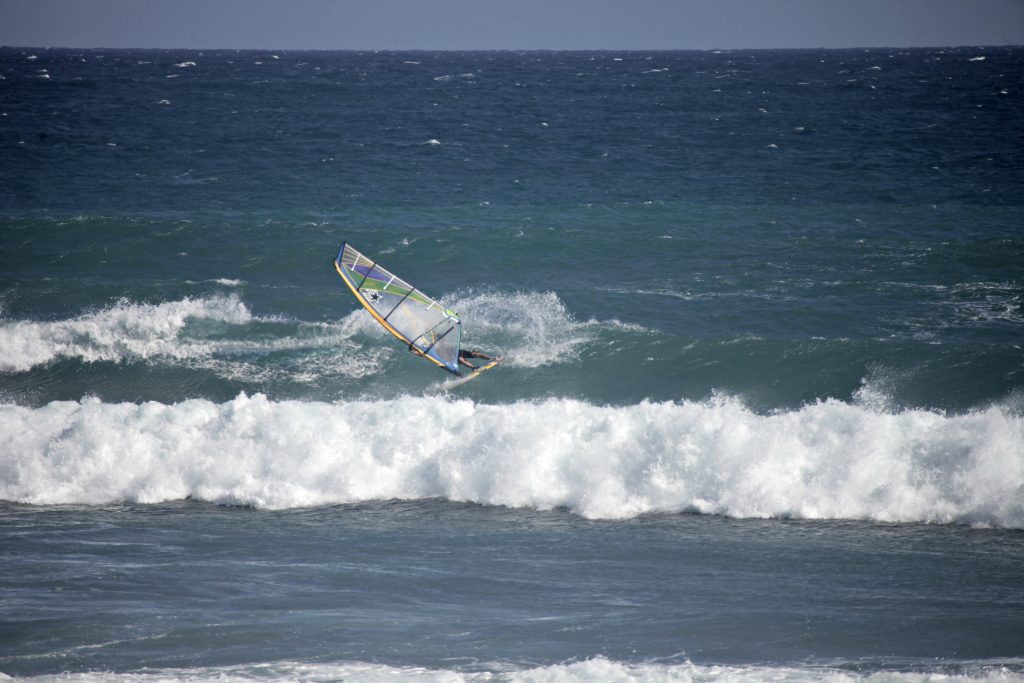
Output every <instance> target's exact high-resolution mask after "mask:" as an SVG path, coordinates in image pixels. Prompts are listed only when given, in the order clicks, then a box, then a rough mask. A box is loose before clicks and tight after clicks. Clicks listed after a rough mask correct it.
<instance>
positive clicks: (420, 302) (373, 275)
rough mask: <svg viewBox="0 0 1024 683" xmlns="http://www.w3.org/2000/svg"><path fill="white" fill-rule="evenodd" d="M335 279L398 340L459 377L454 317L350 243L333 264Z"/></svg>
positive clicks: (457, 328) (459, 325) (458, 335)
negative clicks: (343, 283) (342, 283)
mask: <svg viewBox="0 0 1024 683" xmlns="http://www.w3.org/2000/svg"><path fill="white" fill-rule="evenodd" d="M334 267H335V268H336V269H337V271H338V275H340V276H341V279H342V280H344V281H345V284H346V285H348V288H349V289H350V290H352V293H353V294H354V295H355V297H356V299H358V300H359V303H361V304H362V305H363V306H364V307H366V310H368V311H369V312H370V315H372V316H373V317H374V319H375V320H376V321H377V322H378V323H380V324H381V325H382V326H383V327H384V329H386V330H387V331H388V332H390V333H391V334H392V335H394V336H395V338H397V339H398V340H399V341H401V342H402V343H403V344H405V345H407V346H408V347H409V350H410V351H412V352H414V353H416V354H417V355H419V356H422V357H423V358H426V359H427V360H429V361H431V362H432V363H434V364H436V365H438V366H440V367H441V368H444V369H445V370H447V371H448V372H450V373H452V374H453V375H460V376H461V373H459V345H460V344H461V343H462V322H461V321H460V320H459V316H458V314H456V313H455V311H452V310H450V309H448V308H445V307H444V306H443V305H441V304H440V303H438V302H437V301H435V300H434V299H431V298H430V297H429V296H427V295H426V294H424V293H423V292H421V291H420V290H418V289H416V288H415V287H413V286H412V285H410V284H409V283H407V282H406V281H404V280H402V279H400V278H399V277H397V276H396V275H394V274H393V273H392V272H391V271H389V270H386V269H384V268H383V267H381V266H380V264H378V263H377V262H376V261H375V260H373V259H371V258H369V257H367V256H365V255H363V254H361V253H359V252H358V251H356V250H355V249H354V248H353V247H352V246H351V245H349V244H348V243H344V244H342V245H341V249H340V250H339V251H338V257H337V258H336V259H335V260H334Z"/></svg>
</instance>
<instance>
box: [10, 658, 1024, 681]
mask: <svg viewBox="0 0 1024 683" xmlns="http://www.w3.org/2000/svg"><path fill="white" fill-rule="evenodd" d="M1013 664H1014V663H1011V666H1004V665H1000V664H999V663H993V664H984V663H982V664H972V665H970V666H967V667H963V669H966V670H963V671H960V672H957V673H944V672H927V671H924V672H913V671H879V672H874V673H861V672H856V671H849V670H842V669H835V668H827V667H814V666H806V667H769V666H701V665H697V664H691V663H689V662H685V663H681V664H660V663H625V662H617V661H613V660H609V659H606V658H605V657H595V658H593V659H587V660H583V661H577V662H570V663H566V664H553V665H549V666H538V667H534V668H529V669H515V670H508V667H506V666H503V665H498V666H497V667H495V669H496V670H494V671H486V670H485V671H472V672H464V671H455V670H447V669H429V668H424V667H415V666H388V665H386V664H369V663H363V662H342V663H323V662H314V663H302V662H273V663H268V664H255V665H253V664H244V665H238V666H227V667H217V668H194V669H150V670H146V671H143V672H128V673H107V672H83V673H63V674H60V675H59V676H38V677H32V678H29V679H23V680H31V681H35V682H37V683H41V682H42V681H49V680H61V681H79V682H81V683H102V682H107V681H109V682H111V683H125V682H127V681H134V682H138V683H153V682H156V681H198V682H202V681H220V682H222V683H223V682H226V683H236V682H237V683H247V682H249V681H269V682H271V683H272V682H274V681H296V680H302V681H311V682H312V683H320V682H321V681H322V682H325V683H326V682H328V681H349V682H350V683H380V682H381V681H401V682H410V683H483V682H485V681H486V682H488V683H704V682H708V683H712V682H713V683H760V682H761V681H779V682H781V683H803V682H804V681H832V682H833V683H846V682H848V681H849V682H853V681H868V682H877V683H882V682H883V681H884V682H886V683H927V682H929V681H938V680H941V681H943V682H944V683H973V682H975V681H978V682H983V681H984V682H991V683H1002V682H1009V681H1021V680H1024V676H1022V675H1021V673H1020V671H1019V669H1015V668H1013V666H1012V665H1013ZM1017 664H1019V663H1017ZM0 677H2V674H0Z"/></svg>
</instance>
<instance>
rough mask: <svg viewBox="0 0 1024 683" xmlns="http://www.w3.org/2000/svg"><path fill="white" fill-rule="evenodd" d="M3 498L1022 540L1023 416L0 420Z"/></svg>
mask: <svg viewBox="0 0 1024 683" xmlns="http://www.w3.org/2000/svg"><path fill="white" fill-rule="evenodd" d="M0 452H3V453H4V454H5V457H4V458H3V459H2V461H0V499H3V500H6V501H15V502H21V503H30V504H39V505H49V504H105V503H113V502H118V501H131V502H140V503H159V502H163V501H171V500H180V499H185V498H189V497H191V498H194V499H199V500H204V501H210V502H215V503H223V504H229V505H251V506H254V507H257V508H271V509H282V508H296V507H307V506H322V505H332V504H344V503H354V502H359V501H367V500H378V499H423V498H443V499H448V500H452V501H467V502H475V503H480V504H485V505H504V506H510V507H517V508H536V509H542V510H546V509H552V508H566V509H568V510H570V511H572V512H574V513H576V514H579V515H582V516H584V517H587V518H606V519H615V518H630V517H634V516H637V515H642V514H646V513H659V512H660V513H673V512H699V513H707V514H722V515H729V516H735V517H741V518H748V517H753V518H762V517H794V518H807V519H835V518H853V519H870V520H878V521H892V522H938V523H964V524H973V525H987V526H995V527H1007V528H1024V417H1022V416H1021V415H1020V413H1019V411H1018V410H1015V409H1013V408H1012V407H1008V406H999V405H993V406H991V407H988V408H985V409H978V410H974V411H971V412H968V413H966V414H960V415H946V414H942V413H938V412H932V411H926V410H904V411H900V412H883V411H879V410H876V409H873V408H872V407H870V406H869V405H861V404H856V403H855V404H851V403H843V402H839V401H833V400H829V401H824V402H819V403H815V404H812V405H807V406H804V407H802V408H799V409H795V410H791V411H786V412H778V413H773V414H768V415H760V414H757V413H755V412H753V411H751V410H750V409H748V408H747V407H746V406H744V404H743V403H742V402H741V401H740V400H738V399H734V398H724V397H723V398H716V399H712V400H709V401H704V402H661V403H650V402H643V403H639V404H635V405H630V406H621V407H611V406H601V405H593V404H590V403H587V402H582V401H578V400H570V399H546V400H537V401H529V402H525V401H524V402H519V403H514V404H508V405H484V404H478V403H474V402H472V401H469V400H451V399H445V398H419V397H403V398H398V399H394V400H385V401H375V402H369V401H352V402H341V403H326V402H301V401H280V402H276V401H272V400H268V399H267V398H266V397H264V396H262V395H254V396H248V395H245V394H241V395H239V396H238V397H237V398H235V399H234V400H232V401H229V402H225V403H215V402H211V401H208V400H205V399H193V400H187V401H183V402H180V403H175V404H171V405H167V404H162V403H156V402H147V403H142V404H135V403H117V404H111V403H104V402H102V401H100V400H98V399H88V398H87V399H84V400H82V401H80V402H71V401H62V402H52V403H49V404H47V405H45V406H42V407H38V408H30V407H24V406H17V405H6V406H0Z"/></svg>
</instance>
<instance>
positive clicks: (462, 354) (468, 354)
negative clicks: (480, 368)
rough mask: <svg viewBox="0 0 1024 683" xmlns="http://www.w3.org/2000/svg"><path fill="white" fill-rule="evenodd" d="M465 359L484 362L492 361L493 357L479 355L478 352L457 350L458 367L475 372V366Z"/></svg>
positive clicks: (484, 354) (483, 354)
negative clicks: (479, 359) (463, 366)
mask: <svg viewBox="0 0 1024 683" xmlns="http://www.w3.org/2000/svg"><path fill="white" fill-rule="evenodd" d="M467 358H483V359H484V360H494V356H488V355H487V354H486V353H480V352H479V351H470V350H469V349H459V365H465V366H466V367H467V368H472V369H473V370H476V368H477V366H475V365H473V364H472V363H470V362H469V361H468V360H466V359H467Z"/></svg>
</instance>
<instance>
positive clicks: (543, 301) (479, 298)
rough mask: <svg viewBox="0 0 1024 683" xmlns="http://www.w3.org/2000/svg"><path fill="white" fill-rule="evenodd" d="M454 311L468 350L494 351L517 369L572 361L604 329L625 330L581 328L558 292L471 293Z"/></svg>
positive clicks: (595, 326)
mask: <svg viewBox="0 0 1024 683" xmlns="http://www.w3.org/2000/svg"><path fill="white" fill-rule="evenodd" d="M453 307H454V308H455V310H457V311H458V312H459V315H460V316H461V318H462V320H463V321H464V326H465V328H466V332H465V337H464V339H463V346H464V347H469V348H474V347H476V346H479V347H480V349H481V350H483V351H485V352H491V351H495V352H497V353H499V354H501V355H504V356H505V360H506V363H508V364H509V365H514V366H519V367H529V368H535V367H541V366H544V365H550V364H552V363H555V362H560V361H565V360H566V359H569V360H572V359H574V358H576V357H577V354H578V353H579V351H580V349H581V348H582V347H583V346H584V345H585V344H587V343H588V342H590V341H592V340H593V339H594V337H595V334H596V332H597V331H598V330H599V329H600V328H602V327H626V326H624V325H622V324H621V323H619V322H618V321H615V320H612V321H609V322H599V321H596V320H590V321H586V322H579V321H577V320H576V319H575V318H574V317H573V315H572V313H570V312H569V310H568V309H567V308H566V307H565V304H564V303H563V302H562V300H561V299H560V298H559V297H558V295H557V294H555V293H554V292H484V293H473V292H471V293H468V294H464V295H462V296H461V297H458V298H456V299H455V301H454V302H453ZM630 328H631V329H635V330H641V329H642V328H640V327H639V326H630Z"/></svg>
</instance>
